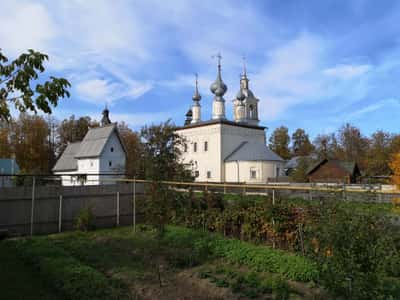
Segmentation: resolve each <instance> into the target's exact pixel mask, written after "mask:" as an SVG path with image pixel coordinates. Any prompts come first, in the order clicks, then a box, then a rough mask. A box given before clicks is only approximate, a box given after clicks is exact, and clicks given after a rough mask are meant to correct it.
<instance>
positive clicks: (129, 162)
mask: <svg viewBox="0 0 400 300" xmlns="http://www.w3.org/2000/svg"><path fill="white" fill-rule="evenodd" d="M118 131H119V133H120V136H121V138H122V141H123V143H124V146H125V149H126V152H127V157H126V167H125V169H126V174H127V175H128V176H129V177H132V176H137V175H139V172H140V166H141V158H142V156H141V154H142V153H143V149H142V148H143V147H142V144H141V143H140V138H139V135H138V134H137V133H136V132H134V131H132V130H131V129H130V128H129V127H128V125H127V124H126V123H125V122H121V123H119V124H118Z"/></svg>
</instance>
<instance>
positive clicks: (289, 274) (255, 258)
mask: <svg viewBox="0 0 400 300" xmlns="http://www.w3.org/2000/svg"><path fill="white" fill-rule="evenodd" d="M176 198H177V199H180V201H178V202H177V203H176V205H175V206H174V207H172V208H171V214H170V216H171V218H170V219H171V220H172V221H173V222H175V224H181V225H184V226H186V227H189V228H197V229H202V230H206V231H210V232H219V233H221V234H223V235H225V236H228V237H234V238H236V239H233V240H224V241H223V242H221V243H219V242H218V241H216V242H214V244H213V247H214V249H215V251H216V253H219V252H218V251H219V250H221V251H222V253H229V255H228V256H224V255H221V257H224V258H226V259H227V260H228V261H230V262H234V263H240V264H244V265H247V266H250V267H252V268H254V269H255V270H257V271H260V269H259V268H261V269H262V268H266V269H265V270H264V271H269V272H274V273H279V274H282V275H284V276H285V277H286V278H292V279H296V280H304V281H318V282H319V284H321V285H322V286H324V287H326V288H327V289H329V290H330V291H331V293H332V294H334V295H335V296H341V297H346V298H348V299H368V297H369V296H368V295H374V298H376V299H378V298H385V297H397V296H398V291H399V290H400V285H399V283H398V281H397V279H396V280H393V278H399V277H400V276H399V274H398V271H395V270H397V269H399V261H400V260H399V251H400V233H399V230H398V228H397V227H396V225H394V224H393V223H392V222H393V219H391V218H389V217H387V215H388V214H393V213H395V212H394V211H393V210H392V209H393V206H392V205H391V204H379V205H376V204H373V203H350V202H338V201H330V200H325V201H323V200H321V201H316V200H315V201H314V202H309V201H304V200H303V201H300V200H291V201H287V202H282V201H278V202H277V203H276V204H275V205H272V201H271V199H266V198H265V197H263V196H248V197H244V196H230V197H228V199H229V200H223V199H222V197H221V195H218V194H212V193H208V192H207V193H204V194H203V195H200V196H199V195H193V194H191V193H189V194H188V195H186V196H182V195H177V196H176ZM239 240H245V241H248V242H252V243H256V244H260V243H261V244H266V245H269V246H275V247H279V248H283V249H286V250H290V251H293V252H295V253H299V254H301V255H304V256H307V257H309V258H311V259H312V260H313V261H315V262H317V264H316V266H318V268H316V267H314V266H312V265H308V263H305V262H304V261H300V260H298V259H299V258H301V257H299V256H295V257H294V258H293V259H291V260H288V259H287V257H286V255H285V257H284V258H283V259H281V258H280V256H279V252H275V251H274V252H273V253H269V252H268V251H269V250H265V251H263V252H262V254H260V253H258V250H257V249H259V248H257V246H254V245H252V244H247V243H243V242H240V241H239ZM219 247H220V248H219ZM253 247H255V248H253ZM286 268H287V269H286ZM318 274H319V275H320V276H318Z"/></svg>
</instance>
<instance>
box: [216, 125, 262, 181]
mask: <svg viewBox="0 0 400 300" xmlns="http://www.w3.org/2000/svg"><path fill="white" fill-rule="evenodd" d="M221 135H222V145H223V146H222V160H225V158H226V157H227V156H228V155H229V154H231V153H232V152H233V151H234V150H235V149H236V148H237V147H239V145H240V144H241V143H242V142H246V141H247V142H250V143H253V142H254V143H262V144H264V145H265V133H264V130H260V129H253V128H245V127H238V126H232V125H227V124H222V134H221ZM225 173H226V169H225V168H223V174H222V178H223V179H222V180H225V181H228V178H227V175H225ZM236 180H237V179H236ZM236 180H235V181H236Z"/></svg>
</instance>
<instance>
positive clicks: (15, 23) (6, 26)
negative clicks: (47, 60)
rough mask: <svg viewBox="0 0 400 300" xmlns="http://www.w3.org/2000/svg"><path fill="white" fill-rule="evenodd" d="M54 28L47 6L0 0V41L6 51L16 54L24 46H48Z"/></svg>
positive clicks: (53, 33)
mask: <svg viewBox="0 0 400 300" xmlns="http://www.w3.org/2000/svg"><path fill="white" fill-rule="evenodd" d="M56 34H57V29H56V27H55V24H54V22H53V20H52V19H51V17H50V14H49V12H48V10H47V9H46V7H45V6H44V5H42V4H40V3H32V2H26V1H7V0H3V1H2V2H1V9H0V45H1V48H3V50H4V51H5V53H6V55H7V54H10V55H11V56H17V55H18V54H20V53H21V52H25V51H26V50H27V49H30V48H32V49H35V50H39V51H44V50H46V49H48V47H49V43H50V41H51V39H53V38H54V37H55V36H56Z"/></svg>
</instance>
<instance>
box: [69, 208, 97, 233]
mask: <svg viewBox="0 0 400 300" xmlns="http://www.w3.org/2000/svg"><path fill="white" fill-rule="evenodd" d="M94 221H95V216H94V214H93V208H92V207H91V206H89V207H85V208H82V209H81V210H80V211H79V213H78V216H77V217H76V218H75V222H74V228H75V230H80V231H89V230H93V229H95V224H94Z"/></svg>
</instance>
